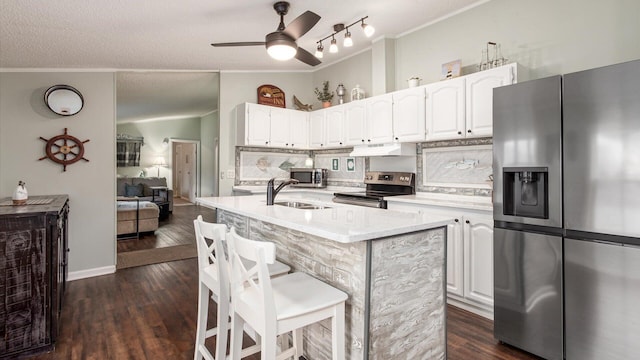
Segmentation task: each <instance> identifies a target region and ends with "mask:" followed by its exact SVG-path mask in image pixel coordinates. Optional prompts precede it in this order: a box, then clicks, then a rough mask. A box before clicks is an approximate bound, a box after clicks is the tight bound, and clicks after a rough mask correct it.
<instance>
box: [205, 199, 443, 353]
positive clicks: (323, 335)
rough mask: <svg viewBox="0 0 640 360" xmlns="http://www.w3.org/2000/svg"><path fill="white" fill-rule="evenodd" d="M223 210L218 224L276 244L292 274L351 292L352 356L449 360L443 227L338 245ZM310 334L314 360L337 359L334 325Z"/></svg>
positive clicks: (313, 328)
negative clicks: (333, 350)
mask: <svg viewBox="0 0 640 360" xmlns="http://www.w3.org/2000/svg"><path fill="white" fill-rule="evenodd" d="M217 213H218V222H219V223H225V224H227V225H229V226H236V227H237V231H238V233H239V234H240V235H242V236H245V237H249V238H251V239H254V240H262V241H271V242H273V243H275V244H276V248H277V253H276V256H277V258H278V260H279V261H282V262H284V263H286V264H288V265H290V266H291V268H292V270H293V271H303V272H305V273H308V274H311V275H312V276H314V277H316V278H318V279H320V280H322V281H324V282H326V283H328V284H330V285H332V286H334V287H336V288H338V289H340V290H343V291H345V292H346V293H347V294H349V299H348V300H347V303H346V309H345V315H346V341H345V342H346V344H347V349H346V358H347V359H367V358H369V359H393V358H407V357H405V356H406V355H407V354H412V356H413V357H409V358H416V359H420V358H425V359H426V358H428V359H444V357H445V311H444V306H445V304H444V294H445V293H444V291H445V290H444V289H445V288H444V261H445V259H444V256H445V253H444V251H445V250H444V249H445V248H446V247H445V244H444V238H445V236H444V234H445V232H444V229H443V228H439V229H434V230H426V231H421V232H415V233H411V234H404V235H398V236H391V237H386V238H382V239H377V240H370V241H360V242H353V243H340V242H337V241H332V240H328V239H325V238H322V237H319V236H314V235H311V234H307V233H302V232H299V231H295V230H292V229H289V228H285V227H282V226H278V225H274V224H271V223H267V222H263V221H259V220H255V219H251V218H247V217H244V216H240V215H237V214H235V213H231V212H228V211H223V210H218V212H217ZM368 261H369V262H370V264H371V268H370V269H368V268H367V262H368ZM427 297H430V298H427ZM369 303H370V304H371V306H368V304H369ZM369 314H371V315H369ZM391 319H393V320H391ZM304 337H305V350H304V354H305V355H306V356H307V358H308V359H329V358H331V323H330V321H328V320H326V321H323V322H321V323H320V324H315V325H311V326H308V327H306V328H305V330H304ZM414 355H415V356H414Z"/></svg>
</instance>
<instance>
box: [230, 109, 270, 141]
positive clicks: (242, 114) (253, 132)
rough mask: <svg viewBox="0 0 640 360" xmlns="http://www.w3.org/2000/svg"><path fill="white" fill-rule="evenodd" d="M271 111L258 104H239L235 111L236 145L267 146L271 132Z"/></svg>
mask: <svg viewBox="0 0 640 360" xmlns="http://www.w3.org/2000/svg"><path fill="white" fill-rule="evenodd" d="M270 111H271V110H270V109H269V107H268V106H264V105H258V104H249V103H245V104H240V105H239V106H238V107H237V109H236V122H237V126H238V128H237V131H238V132H237V144H238V145H255V146H268V145H269V141H270V132H271V112H270Z"/></svg>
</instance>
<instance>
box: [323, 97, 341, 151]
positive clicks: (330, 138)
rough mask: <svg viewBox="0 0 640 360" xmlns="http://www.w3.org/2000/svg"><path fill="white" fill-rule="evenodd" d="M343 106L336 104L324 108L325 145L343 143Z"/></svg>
mask: <svg viewBox="0 0 640 360" xmlns="http://www.w3.org/2000/svg"><path fill="white" fill-rule="evenodd" d="M343 127H344V107H343V106H336V107H335V108H329V109H327V110H326V116H325V135H326V141H327V143H326V146H334V147H335V146H342V145H343V136H344V133H343Z"/></svg>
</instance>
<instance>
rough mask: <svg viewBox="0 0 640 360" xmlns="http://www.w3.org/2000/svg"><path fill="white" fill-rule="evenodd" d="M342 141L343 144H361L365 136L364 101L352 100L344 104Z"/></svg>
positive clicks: (365, 112)
mask: <svg viewBox="0 0 640 360" xmlns="http://www.w3.org/2000/svg"><path fill="white" fill-rule="evenodd" d="M344 107H345V110H344V113H345V124H344V143H345V145H359V144H363V143H364V142H365V141H366V140H365V138H366V137H367V108H366V101H362V100H361V101H353V102H350V103H348V104H346V105H344Z"/></svg>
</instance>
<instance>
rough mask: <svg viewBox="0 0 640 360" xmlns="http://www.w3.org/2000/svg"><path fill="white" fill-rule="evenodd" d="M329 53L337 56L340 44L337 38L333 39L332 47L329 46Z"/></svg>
mask: <svg viewBox="0 0 640 360" xmlns="http://www.w3.org/2000/svg"><path fill="white" fill-rule="evenodd" d="M329 52H330V53H332V54H335V53H337V52H338V44H337V42H336V38H333V39H331V45H330V46H329Z"/></svg>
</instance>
